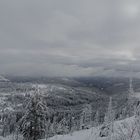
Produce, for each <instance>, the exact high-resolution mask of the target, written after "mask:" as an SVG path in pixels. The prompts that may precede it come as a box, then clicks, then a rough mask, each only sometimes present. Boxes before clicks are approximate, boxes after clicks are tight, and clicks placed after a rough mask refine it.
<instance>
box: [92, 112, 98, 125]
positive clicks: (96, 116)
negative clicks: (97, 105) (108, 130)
mask: <svg viewBox="0 0 140 140" xmlns="http://www.w3.org/2000/svg"><path fill="white" fill-rule="evenodd" d="M93 124H94V126H98V125H99V111H98V110H97V111H96V114H95V117H94V122H93Z"/></svg>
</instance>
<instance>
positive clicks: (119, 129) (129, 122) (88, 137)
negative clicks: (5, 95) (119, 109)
mask: <svg viewBox="0 0 140 140" xmlns="http://www.w3.org/2000/svg"><path fill="white" fill-rule="evenodd" d="M134 124H135V117H131V118H127V119H124V120H121V121H115V122H114V132H113V133H112V135H111V136H110V137H100V136H99V133H100V131H99V130H100V128H101V126H99V127H93V128H90V129H87V130H81V131H76V132H73V133H72V134H67V135H56V136H54V137H51V138H49V139H48V140H124V139H122V137H125V136H126V137H125V138H126V139H125V140H140V138H139V137H138V135H137V131H136V132H134V135H133V138H132V139H131V138H130V137H131V136H132V134H133V129H135V127H134ZM120 136H121V137H120ZM0 140H15V139H13V136H12V135H10V136H8V137H6V138H3V137H0ZM19 140H22V137H19ZM42 140H45V139H42Z"/></svg>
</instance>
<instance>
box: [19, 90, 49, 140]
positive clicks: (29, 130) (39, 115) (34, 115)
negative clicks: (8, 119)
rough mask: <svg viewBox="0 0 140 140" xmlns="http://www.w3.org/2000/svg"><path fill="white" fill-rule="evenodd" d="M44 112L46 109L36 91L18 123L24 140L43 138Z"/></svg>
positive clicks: (44, 131)
mask: <svg viewBox="0 0 140 140" xmlns="http://www.w3.org/2000/svg"><path fill="white" fill-rule="evenodd" d="M46 111H47V108H46V106H45V105H44V104H43V102H42V99H41V98H40V96H39V91H38V89H37V90H36V91H35V95H33V96H32V97H31V99H30V102H29V104H28V105H27V107H26V112H25V115H24V116H23V117H22V119H21V121H20V126H21V127H20V130H21V132H22V134H23V137H24V139H25V140H38V139H39V138H42V137H45V133H46Z"/></svg>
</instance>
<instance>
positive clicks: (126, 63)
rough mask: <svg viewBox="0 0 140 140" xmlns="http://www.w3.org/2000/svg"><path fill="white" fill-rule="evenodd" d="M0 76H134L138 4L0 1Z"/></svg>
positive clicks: (128, 0)
mask: <svg viewBox="0 0 140 140" xmlns="http://www.w3.org/2000/svg"><path fill="white" fill-rule="evenodd" d="M0 20H1V22H0V67H1V68H0V73H1V74H9V75H39V76H95V75H106V76H121V75H129V74H130V72H129V71H130V69H131V68H130V67H132V68H133V74H134V75H135V76H139V75H140V66H139V60H140V54H139V53H140V46H139V45H140V39H139V37H140V2H139V1H138V0H117V1H112V0H106V1H103V0H59V1H57V0H41V1H38V0H30V1H29V0H24V1H22V0H12V1H9V0H4V1H0Z"/></svg>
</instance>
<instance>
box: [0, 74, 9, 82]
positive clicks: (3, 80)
mask: <svg viewBox="0 0 140 140" xmlns="http://www.w3.org/2000/svg"><path fill="white" fill-rule="evenodd" d="M0 82H9V80H8V79H7V78H5V77H4V76H1V75H0Z"/></svg>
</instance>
